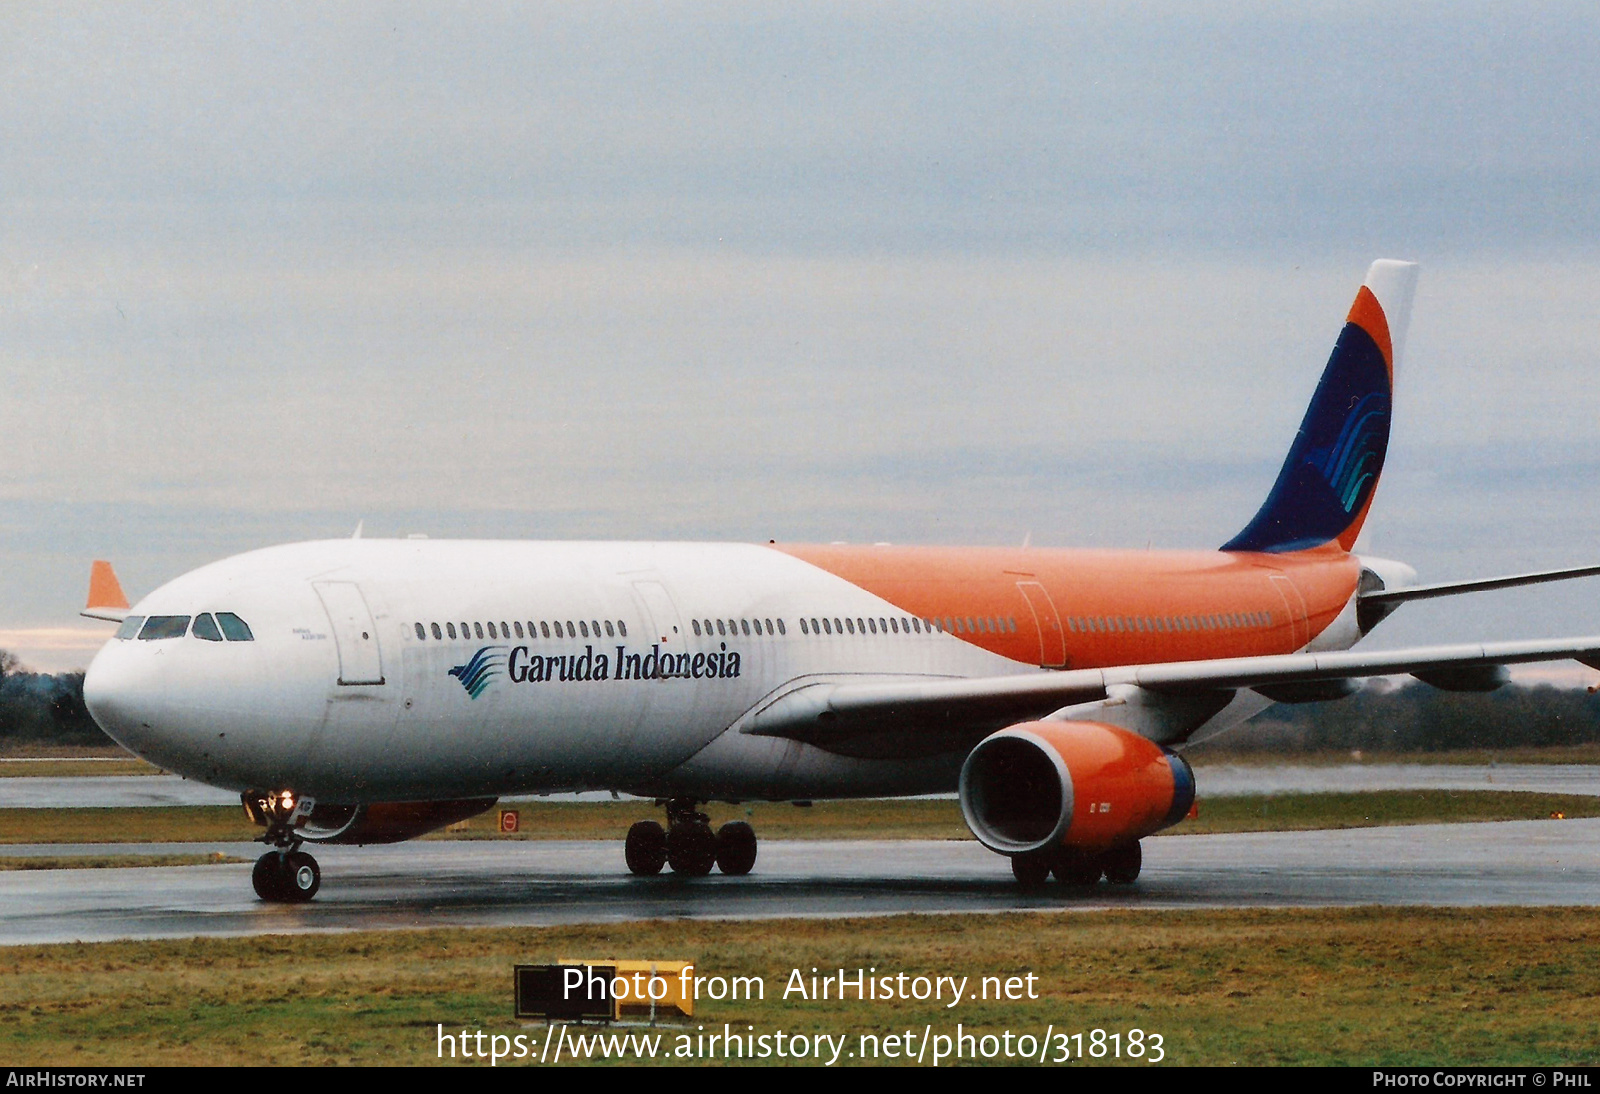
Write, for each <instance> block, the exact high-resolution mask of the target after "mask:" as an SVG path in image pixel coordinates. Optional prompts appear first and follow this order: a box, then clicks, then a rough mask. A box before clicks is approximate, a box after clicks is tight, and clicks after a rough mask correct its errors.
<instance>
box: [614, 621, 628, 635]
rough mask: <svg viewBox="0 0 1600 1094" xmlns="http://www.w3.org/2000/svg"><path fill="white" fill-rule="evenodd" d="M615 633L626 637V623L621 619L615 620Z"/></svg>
mask: <svg viewBox="0 0 1600 1094" xmlns="http://www.w3.org/2000/svg"><path fill="white" fill-rule="evenodd" d="M617 634H618V635H619V636H621V637H623V638H626V637H628V625H627V624H626V623H624V622H623V621H622V620H620V619H619V620H617Z"/></svg>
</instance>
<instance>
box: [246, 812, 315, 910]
mask: <svg viewBox="0 0 1600 1094" xmlns="http://www.w3.org/2000/svg"><path fill="white" fill-rule="evenodd" d="M297 804H298V803H297V802H296V801H295V798H294V795H293V794H291V793H289V792H288V791H285V792H283V793H282V794H274V795H271V796H266V797H258V798H253V799H252V798H251V796H250V795H246V796H245V807H246V808H247V809H249V810H250V812H251V814H252V815H253V816H257V817H259V818H260V819H261V820H263V821H265V823H266V826H267V830H266V832H265V833H264V834H263V835H262V836H261V837H260V838H259V839H258V842H260V843H265V844H269V845H271V846H272V847H273V848H274V850H271V851H268V852H267V853H266V854H264V855H262V856H261V857H260V858H258V859H256V865H255V869H254V870H252V871H251V872H250V883H251V884H252V885H254V886H255V890H256V896H258V897H260V898H261V899H262V900H265V901H267V902H268V903H271V904H304V903H305V902H306V901H308V900H310V899H311V898H312V897H314V896H316V895H317V890H318V889H320V888H321V887H322V869H321V867H319V866H318V865H317V860H316V859H314V858H312V857H311V856H310V855H308V854H307V853H306V852H304V851H302V850H300V847H301V845H302V844H303V843H304V841H303V840H302V839H301V838H300V837H299V836H298V835H296V834H295V830H294V818H295V806H296V805H297ZM252 807H253V808H252Z"/></svg>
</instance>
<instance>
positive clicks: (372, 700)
mask: <svg viewBox="0 0 1600 1094" xmlns="http://www.w3.org/2000/svg"><path fill="white" fill-rule="evenodd" d="M203 612H212V613H216V612H230V613H233V614H235V615H237V616H238V617H239V618H240V619H242V620H244V621H245V622H246V623H247V624H248V626H249V627H250V630H251V633H252V635H253V640H252V641H237V642H235V641H220V642H218V641H202V640H200V639H197V638H196V637H194V636H193V635H185V636H183V637H175V638H166V639H154V640H149V639H140V638H137V637H128V638H119V639H118V640H115V641H112V642H109V643H107V645H106V647H105V648H104V649H103V650H102V651H101V652H100V653H99V654H98V655H97V656H96V658H95V660H94V662H93V664H92V665H91V666H90V669H89V673H88V676H87V679H86V681H85V698H86V700H87V702H88V704H89V706H90V709H91V711H92V712H93V714H94V716H95V718H96V720H97V721H98V722H99V723H100V724H101V725H102V726H103V727H104V728H105V729H106V731H107V732H109V733H110V734H111V735H112V736H113V737H115V738H116V739H117V740H118V741H120V742H122V743H123V744H124V745H126V746H127V747H129V748H131V749H133V750H134V751H135V752H138V753H139V754H141V755H143V756H146V757H148V758H149V759H151V760H152V761H153V762H155V763H157V764H159V765H161V766H162V767H165V768H167V769H168V770H171V771H175V772H178V773H179V774H182V775H185V776H187V777H190V778H195V779H199V780H201V781H204V782H208V783H212V784H215V785H218V786H224V787H229V788H232V789H237V790H241V791H243V790H271V789H275V788H279V787H293V788H294V789H295V790H297V791H298V792H299V793H301V794H302V795H312V796H315V797H318V798H321V799H323V800H330V801H343V802H364V801H383V800H410V799H446V798H461V797H469V796H476V795H496V794H506V793H512V792H530V791H558V790H570V789H587V788H607V789H617V790H624V791H633V792H638V793H645V794H659V795H664V796H665V795H689V796H697V797H749V798H779V799H781V798H796V797H813V796H815V797H827V796H850V795H866V794H905V793H919V792H929V791H940V790H949V789H953V787H954V785H955V780H956V776H957V773H958V771H959V767H960V763H961V760H962V757H961V756H960V755H953V754H947V755H943V756H935V757H931V758H921V759H913V760H903V759H902V760H893V761H889V760H867V759H852V758H847V757H843V756H838V755H834V754H832V753H829V752H824V751H822V750H820V749H818V748H815V747H813V746H810V745H807V744H802V743H799V742H794V741H787V740H781V739H773V738H767V737H758V736H751V735H747V734H743V733H741V732H739V731H738V730H737V728H732V727H736V726H737V724H738V722H739V720H740V719H741V718H742V717H743V716H745V715H746V714H747V713H750V712H752V711H754V710H756V709H759V708H760V707H762V706H763V705H765V704H766V703H768V702H770V701H771V700H773V699H774V698H777V697H778V696H780V695H782V694H783V693H785V692H786V691H788V690H792V689H793V688H795V687H799V686H802V685H804V684H806V683H811V682H816V681H818V680H847V679H848V680H861V679H871V678H874V677H883V678H900V679H904V678H907V677H916V676H926V677H951V676H977V675H998V674H1009V673H1018V672H1027V671H1035V672H1037V671H1040V669H1039V667H1038V666H1037V665H1027V664H1023V663H1019V662H1017V661H1014V660H1011V659H1008V658H1005V657H1002V656H999V655H997V654H995V653H992V652H990V651H986V650H984V649H981V648H979V647H977V646H974V645H972V644H970V643H968V642H964V641H961V640H960V639H959V638H957V637H954V636H952V635H950V634H944V633H938V632H937V631H935V630H933V629H931V628H929V629H922V628H920V626H919V627H918V628H917V629H911V630H910V633H907V630H908V627H906V626H903V625H902V623H903V622H904V623H909V622H910V619H909V617H908V616H907V614H906V613H905V612H904V611H902V610H901V609H898V608H896V607H894V606H893V605H892V604H889V603H888V602H886V601H884V600H882V599H880V598H879V597H877V596H874V595H872V594H871V593H868V592H866V591H865V590H863V589H861V588H859V587H857V586H856V585H853V584H851V583H850V582H848V581H845V580H843V579H841V578H838V577H835V576H833V575H832V574H830V573H827V572H826V571H824V570H821V569H818V568H817V567H814V566H811V565H809V564H807V563H805V562H803V561H800V560H798V559H795V558H792V557H790V556H788V555H786V554H783V553H781V552H778V551H774V550H771V549H768V548H766V547H762V546H755V545H743V544H692V543H691V544H683V543H524V542H476V541H429V540H336V541H326V542H315V543H302V544H294V545H289V546H284V547H275V548H269V549H265V550H261V551H254V552H251V553H248V554H244V555H239V556H236V557H233V558H230V559H226V560H224V561H221V562H218V563H215V564H212V565H209V566H206V567H203V568H201V569H198V570H195V571H193V572H191V573H189V574H186V575H184V576H183V577H180V578H178V579H176V580H174V581H172V582H170V583H168V584H166V585H164V586H162V587H161V588H159V589H157V590H156V591H154V592H152V593H151V594H150V595H149V596H147V597H145V598H144V599H143V600H142V601H140V603H138V604H136V605H135V606H134V607H133V609H132V614H134V615H136V616H139V617H146V618H147V617H152V616H191V617H193V616H198V615H199V614H200V613H203ZM823 616H826V617H828V618H830V619H839V620H849V621H850V623H851V626H850V627H849V628H848V629H847V630H846V631H845V633H824V634H817V633H813V628H812V627H811V626H810V625H809V624H808V625H807V626H806V627H805V629H804V630H802V627H801V619H802V617H805V618H806V619H808V620H809V619H811V618H813V617H818V618H820V617H823ZM891 617H892V619H893V622H894V625H893V626H892V627H884V626H881V624H884V623H887V622H889V621H890V620H891ZM858 620H859V621H870V623H871V625H870V626H869V627H867V628H866V629H865V630H864V633H858V628H857V627H856V626H855V622H856V621H858ZM707 624H709V626H708V625H707ZM419 625H420V627H421V629H422V636H421V637H419V636H418V627H419ZM491 625H492V628H493V637H491V636H490V631H489V629H488V628H489V627H490V626H491ZM769 625H770V627H771V631H772V633H770V634H769V633H768V628H769ZM435 627H437V628H438V633H439V634H440V637H439V638H435V637H434V634H435ZM569 629H570V630H572V631H576V633H568V632H569ZM780 630H781V633H779V632H780ZM831 630H832V628H830V631H831ZM557 631H559V633H560V637H556V633H557ZM730 631H732V632H734V633H728V632H730ZM757 631H759V634H758V633H757ZM452 632H453V636H452ZM530 632H531V633H532V634H533V635H535V637H530V636H529V635H530ZM480 635H481V637H480ZM480 655H481V657H480ZM475 657H479V658H480V659H479V665H478V667H479V668H480V669H482V670H484V671H481V672H480V673H478V674H477V677H476V679H474V680H472V681H471V682H472V683H476V684H478V685H480V686H479V687H478V688H477V689H476V695H474V694H473V690H472V689H469V686H468V682H469V681H468V679H467V675H466V674H465V673H461V674H456V675H453V674H452V671H451V670H452V669H462V668H464V667H469V666H471V665H472V663H473V660H474V658H475ZM663 666H670V667H666V668H663Z"/></svg>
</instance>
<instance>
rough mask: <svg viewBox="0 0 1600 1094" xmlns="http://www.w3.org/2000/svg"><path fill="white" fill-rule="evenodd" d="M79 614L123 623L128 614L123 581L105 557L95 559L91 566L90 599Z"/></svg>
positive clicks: (109, 621)
mask: <svg viewBox="0 0 1600 1094" xmlns="http://www.w3.org/2000/svg"><path fill="white" fill-rule="evenodd" d="M78 614H79V615H82V616H85V617H86V618H89V619H103V620H105V621H106V622H108V623H121V622H122V621H123V620H124V619H126V618H127V616H128V598H127V596H126V595H125V594H124V593H123V591H122V582H120V581H118V580H117V572H116V571H115V570H113V569H112V568H111V563H109V562H107V561H105V560H104V559H95V561H94V565H92V566H90V567H89V599H88V602H87V603H86V604H85V605H84V608H83V611H81V612H79V613H78Z"/></svg>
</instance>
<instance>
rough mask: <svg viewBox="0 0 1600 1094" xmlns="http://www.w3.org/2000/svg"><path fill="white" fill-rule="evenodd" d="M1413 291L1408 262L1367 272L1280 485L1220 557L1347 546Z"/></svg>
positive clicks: (1374, 471)
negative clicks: (1235, 552)
mask: <svg viewBox="0 0 1600 1094" xmlns="http://www.w3.org/2000/svg"><path fill="white" fill-rule="evenodd" d="M1416 284H1417V267H1416V265H1415V264H1413V263H1410V262H1393V261H1389V260H1379V261H1377V262H1374V263H1373V264H1372V268H1371V269H1369V270H1368V271H1367V279H1366V281H1365V282H1364V283H1363V284H1362V286H1361V288H1360V290H1359V291H1358V292H1357V293H1356V300H1355V303H1354V304H1353V305H1352V306H1351V308H1350V314H1349V316H1348V317H1347V318H1346V320H1345V324H1344V330H1343V331H1341V332H1340V334H1339V340H1338V342H1336V343H1335V344H1334V347H1333V354H1332V356H1330V357H1329V358H1328V365H1327V368H1325V369H1324V370H1323V373H1322V381H1321V382H1320V383H1319V384H1318V385H1317V391H1316V394H1315V395H1313V396H1312V397H1311V405H1310V406H1309V407H1308V408H1307V409H1306V416H1305V420H1304V421H1302V422H1301V423H1300V432H1299V433H1297V434H1296V435H1295V439H1294V444H1293V445H1291V446H1290V448H1289V456H1288V458H1287V459H1285V460H1284V462H1283V468H1282V470H1280V471H1279V472H1278V481H1277V482H1275V483H1274V484H1273V486H1272V492H1271V493H1269V494H1268V495H1267V500H1266V501H1265V502H1263V503H1262V505H1261V509H1260V510H1259V511H1258V512H1257V513H1256V515H1255V517H1254V519H1252V520H1251V521H1250V523H1249V524H1247V525H1246V526H1245V528H1244V530H1243V531H1242V532H1240V533H1239V534H1238V535H1236V536H1234V537H1233V539H1231V540H1229V541H1228V542H1227V543H1225V544H1223V547H1222V549H1223V550H1224V551H1268V552H1272V553H1281V552H1285V551H1299V550H1304V549H1306V548H1311V547H1320V546H1323V545H1324V544H1328V543H1333V542H1335V541H1337V543H1338V544H1339V546H1340V547H1342V548H1343V549H1344V550H1346V551H1348V550H1350V549H1351V547H1352V546H1354V544H1355V541H1356V536H1357V535H1358V534H1360V531H1361V525H1362V523H1363V522H1364V521H1365V520H1366V517H1367V509H1368V507H1369V506H1370V505H1371V504H1372V493H1373V490H1374V489H1376V487H1377V485H1378V476H1379V475H1380V474H1381V473H1382V471H1383V458H1384V454H1385V453H1386V452H1387V451H1388V447H1389V414H1390V409H1391V406H1392V404H1393V398H1394V370H1395V366H1396V364H1397V363H1398V361H1399V357H1400V349H1401V344H1402V343H1403V342H1404V341H1405V331H1406V325H1407V323H1408V321H1409V319H1410V316H1411V298H1412V295H1413V293H1414V292H1415V290H1416Z"/></svg>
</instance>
